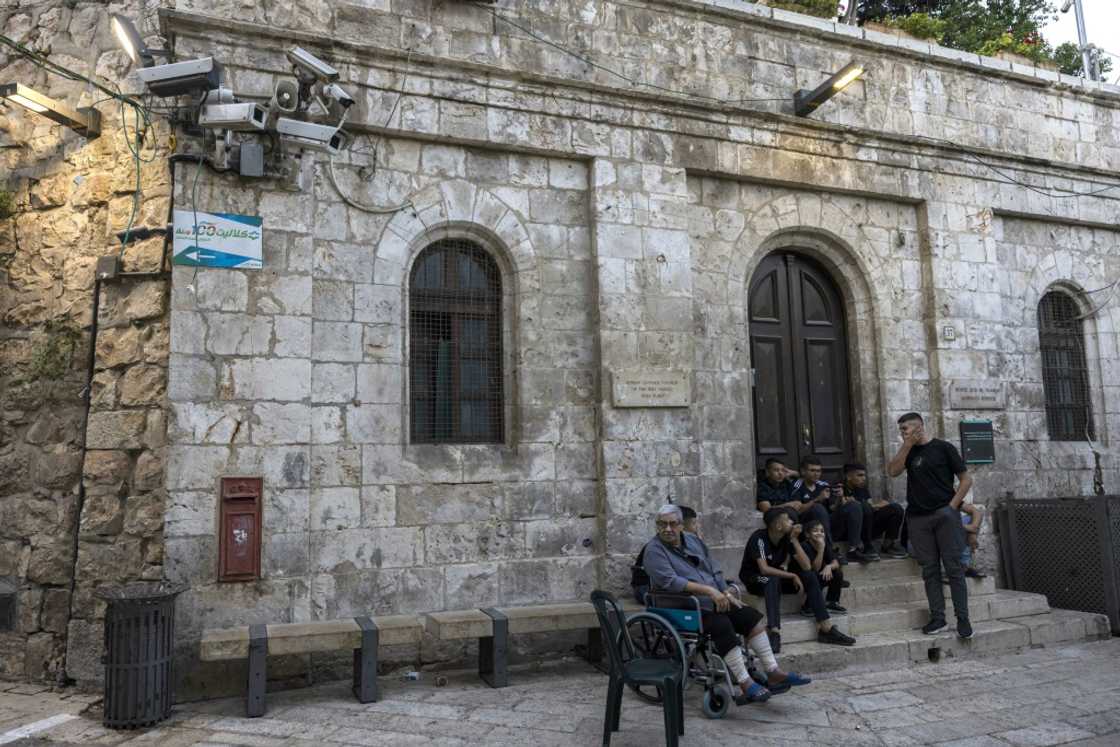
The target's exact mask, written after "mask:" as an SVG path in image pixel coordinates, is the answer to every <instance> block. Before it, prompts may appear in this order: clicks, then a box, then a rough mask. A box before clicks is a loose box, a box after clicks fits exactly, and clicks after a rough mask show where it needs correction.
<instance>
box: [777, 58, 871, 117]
mask: <svg viewBox="0 0 1120 747" xmlns="http://www.w3.org/2000/svg"><path fill="white" fill-rule="evenodd" d="M861 75H863V65H862V64H861V63H858V62H849V63H848V64H847V65H845V66H844V67H842V68H840V70H839V71H838V72H836V73H834V74H833V75H832V76H831V77H830V78H829V79H828V80H826V81H825V82H824V83H821V84H820V85H819V86H817V87H816V88H814V89H813V90H812V91H807V90H805V89H804V88H802V89H801V90H799V91H798V92H797V93H795V94H793V113H794V114H796V115H797V116H799V117H805V116H808V115H809V114H812V113H813V112H814V111H816V110H817V107H818V106H820V105H821V104H823V103H824V102H826V101H828V100H829V99H830V98H832V97H833V96H835V95H836V94H838V93H840V92H841V91H843V90H844V89H845V88H847V87H848V86H850V85H851V84H852V82H853V81H855V80H856V78H858V77H860V76H861Z"/></svg>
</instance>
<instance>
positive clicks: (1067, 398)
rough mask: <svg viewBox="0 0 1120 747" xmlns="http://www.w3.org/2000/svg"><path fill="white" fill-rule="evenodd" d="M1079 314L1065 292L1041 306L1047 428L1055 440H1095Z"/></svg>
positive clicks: (1051, 296) (1053, 294) (1046, 299)
mask: <svg viewBox="0 0 1120 747" xmlns="http://www.w3.org/2000/svg"><path fill="white" fill-rule="evenodd" d="M1079 314H1080V312H1079V311H1078V308H1077V304H1076V303H1074V300H1073V299H1072V298H1070V297H1069V296H1068V295H1067V294H1065V293H1062V292H1061V291H1051V292H1049V293H1047V294H1046V295H1045V296H1043V297H1042V300H1041V301H1039V303H1038V346H1039V351H1040V353H1041V355H1042V386H1043V392H1044V394H1045V399H1046V427H1047V430H1048V431H1049V433H1050V438H1051V440H1053V441H1084V440H1085V439H1086V438H1094V437H1095V436H1094V434H1093V412H1092V409H1091V407H1090V401H1089V400H1090V398H1089V370H1088V366H1087V365H1086V363H1085V336H1084V331H1083V329H1082V325H1081V319H1079V318H1078V317H1079Z"/></svg>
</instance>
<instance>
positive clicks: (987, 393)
mask: <svg viewBox="0 0 1120 747" xmlns="http://www.w3.org/2000/svg"><path fill="white" fill-rule="evenodd" d="M949 402H950V409H953V410H1002V409H1004V408H1005V407H1007V404H1006V402H1007V400H1006V399H1004V396H1003V382H1002V381H983V380H968V381H964V380H961V381H954V382H953V388H952V390H951V391H950V396H949Z"/></svg>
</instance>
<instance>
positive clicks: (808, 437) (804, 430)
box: [801, 425, 813, 446]
mask: <svg viewBox="0 0 1120 747" xmlns="http://www.w3.org/2000/svg"><path fill="white" fill-rule="evenodd" d="M801 440H802V441H803V442H804V444H805V446H812V445H813V438H812V434H811V433H810V432H809V426H808V425H802V426H801Z"/></svg>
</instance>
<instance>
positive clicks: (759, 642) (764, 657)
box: [747, 631, 778, 672]
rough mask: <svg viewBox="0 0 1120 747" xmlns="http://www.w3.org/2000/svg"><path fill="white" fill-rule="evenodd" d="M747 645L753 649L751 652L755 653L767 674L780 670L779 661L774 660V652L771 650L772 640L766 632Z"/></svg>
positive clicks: (749, 641) (748, 641) (752, 639)
mask: <svg viewBox="0 0 1120 747" xmlns="http://www.w3.org/2000/svg"><path fill="white" fill-rule="evenodd" d="M747 645H748V646H750V647H751V651H754V655H755V656H757V657H758V660H759V661H761V662H762V666H763V668H765V669H766V671H767V672H773V671H774V670H775V669H777V668H778V660H777V659H775V658H774V652H773V651H771V650H770V639H769V638H767V637H766V632H765V631H763V632H761V633H759V634H758V635H756V636H755V637H754V638H751V639H749V640H747Z"/></svg>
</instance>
